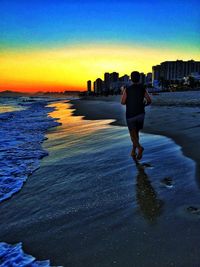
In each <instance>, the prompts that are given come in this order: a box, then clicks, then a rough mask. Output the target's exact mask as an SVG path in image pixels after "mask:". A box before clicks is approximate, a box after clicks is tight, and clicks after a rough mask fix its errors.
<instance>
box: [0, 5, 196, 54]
mask: <svg viewBox="0 0 200 267" xmlns="http://www.w3.org/2000/svg"><path fill="white" fill-rule="evenodd" d="M199 7H200V4H199V3H198V1H194V0H191V1H184V0H183V1H80V0H79V1H63V0H62V1H61V0H58V1H37V0H36V1H31V0H29V1H20V0H19V1H17V0H15V1H14V0H13V1H12V0H10V1H5V0H3V1H1V2H0V17H1V20H0V33H1V47H3V48H6V47H7V48H8V47H24V46H33V47H34V46H57V45H58V46H60V45H61V46H62V45H65V44H73V43H81V42H84V43H87V42H100V43H101V42H103V43H120V44H121V43H130V44H131V43H134V44H135V43H136V44H142V45H149V46H158V47H159V46H160V45H164V46H170V47H173V46H176V47H177V46H179V47H185V48H188V47H189V48H194V49H197V48H198V47H199V43H200V31H199V26H200V11H199V10H200V8H199Z"/></svg>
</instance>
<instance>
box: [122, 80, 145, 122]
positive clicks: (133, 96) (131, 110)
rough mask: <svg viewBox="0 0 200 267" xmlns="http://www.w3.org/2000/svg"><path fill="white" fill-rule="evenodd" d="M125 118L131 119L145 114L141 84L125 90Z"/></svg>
mask: <svg viewBox="0 0 200 267" xmlns="http://www.w3.org/2000/svg"><path fill="white" fill-rule="evenodd" d="M126 94H127V98H126V118H127V119H129V118H132V117H134V116H136V115H139V114H141V113H145V109H144V106H145V105H144V95H145V87H144V85H142V84H132V85H131V86H129V87H127V88H126Z"/></svg>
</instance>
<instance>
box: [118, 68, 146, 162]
mask: <svg viewBox="0 0 200 267" xmlns="http://www.w3.org/2000/svg"><path fill="white" fill-rule="evenodd" d="M131 80H132V82H133V84H132V85H131V86H129V87H127V88H126V89H124V91H123V94H122V98H121V104H122V105H126V121H127V126H128V129H129V132H130V136H131V140H132V142H133V149H132V152H131V156H132V157H134V158H135V159H136V158H137V159H138V160H140V159H141V158H142V153H143V150H144V148H143V147H142V146H141V144H140V142H139V131H140V130H141V129H142V128H143V124H144V116H145V108H144V107H145V105H149V104H151V98H150V96H149V94H148V92H147V90H146V89H145V87H144V85H142V84H140V83H139V82H140V74H139V72H137V71H133V72H132V73H131ZM144 100H146V104H145V102H144ZM136 149H137V154H136Z"/></svg>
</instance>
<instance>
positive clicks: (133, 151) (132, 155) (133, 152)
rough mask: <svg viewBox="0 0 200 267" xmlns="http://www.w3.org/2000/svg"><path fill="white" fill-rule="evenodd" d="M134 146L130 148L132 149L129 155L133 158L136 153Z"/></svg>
mask: <svg viewBox="0 0 200 267" xmlns="http://www.w3.org/2000/svg"><path fill="white" fill-rule="evenodd" d="M135 150H136V147H134V146H133V149H132V151H131V157H133V158H135V159H136V157H137V154H136V151H135Z"/></svg>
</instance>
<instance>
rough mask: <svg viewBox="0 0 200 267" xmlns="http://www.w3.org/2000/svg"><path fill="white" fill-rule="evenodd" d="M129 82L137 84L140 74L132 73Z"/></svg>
mask: <svg viewBox="0 0 200 267" xmlns="http://www.w3.org/2000/svg"><path fill="white" fill-rule="evenodd" d="M131 80H132V82H134V83H138V82H139V81H140V73H139V72H138V71H133V72H132V73H131Z"/></svg>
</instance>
